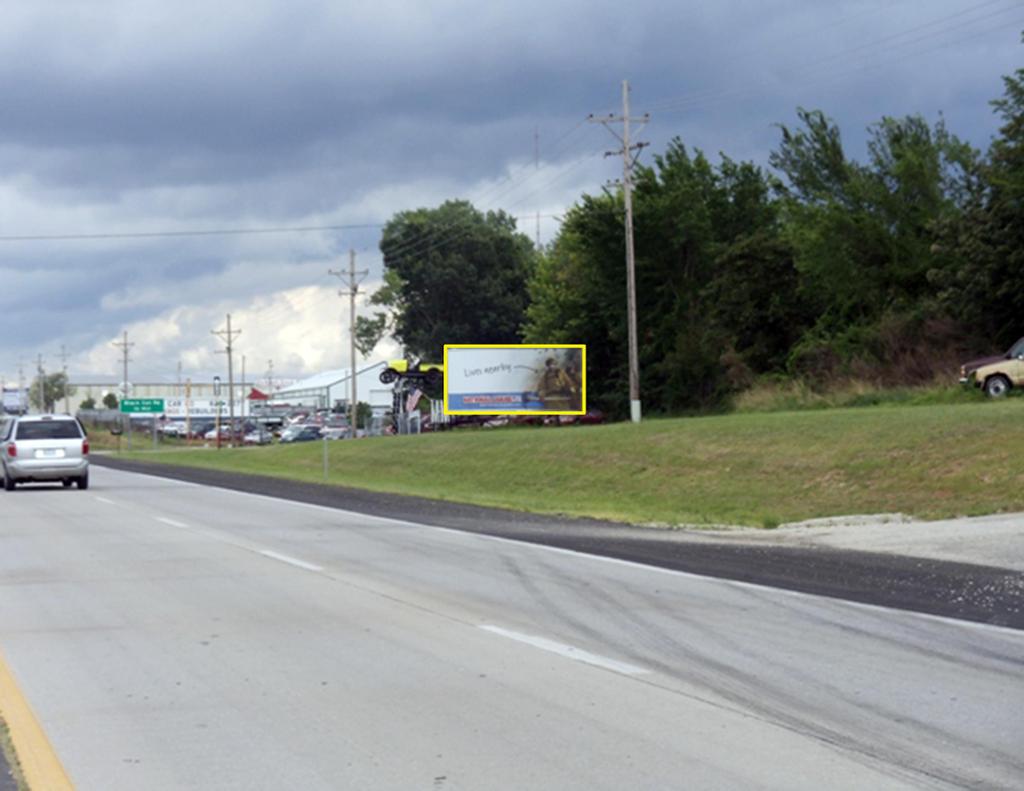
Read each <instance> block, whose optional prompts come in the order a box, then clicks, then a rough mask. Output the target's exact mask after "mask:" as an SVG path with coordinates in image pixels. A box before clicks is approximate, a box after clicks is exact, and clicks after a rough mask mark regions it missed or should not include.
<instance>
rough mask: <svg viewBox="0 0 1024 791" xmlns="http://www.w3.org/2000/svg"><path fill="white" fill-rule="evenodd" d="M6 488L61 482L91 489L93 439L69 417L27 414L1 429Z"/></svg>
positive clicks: (0, 461) (1, 463)
mask: <svg viewBox="0 0 1024 791" xmlns="http://www.w3.org/2000/svg"><path fill="white" fill-rule="evenodd" d="M0 466H2V467H3V474H4V488H5V489H6V490H7V491H9V492H10V491H14V487H15V486H17V485H18V484H19V483H29V482H47V481H50V482H55V481H60V482H61V483H62V484H63V485H64V486H65V487H68V486H71V484H72V483H77V484H78V488H79V489H88V488H89V438H88V437H87V436H86V433H85V429H84V428H83V427H82V424H81V423H79V422H78V421H77V420H76V419H75V418H73V417H68V416H67V415H23V416H21V417H15V418H12V419H10V420H8V421H7V422H6V423H4V424H3V425H2V427H0Z"/></svg>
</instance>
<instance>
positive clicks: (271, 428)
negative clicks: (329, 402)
mask: <svg viewBox="0 0 1024 791" xmlns="http://www.w3.org/2000/svg"><path fill="white" fill-rule="evenodd" d="M157 430H158V431H159V432H160V433H161V434H162V435H163V436H165V437H175V438H178V439H191V440H202V441H206V442H216V441H217V440H218V435H219V439H220V441H221V442H231V441H235V442H241V443H242V444H244V445H269V444H271V443H272V442H275V441H279V442H284V443H289V442H309V441H312V440H319V439H330V440H337V439H347V438H348V436H349V426H348V421H347V420H346V419H345V418H344V416H341V415H334V414H329V413H327V414H324V413H305V412H303V413H299V414H296V415H293V416H291V417H289V418H283V419H278V420H273V421H260V422H256V421H252V420H244V421H236V422H235V426H234V429H232V426H231V424H230V422H229V421H223V422H221V424H220V426H219V427H218V425H217V422H216V421H212V420H208V419H198V420H193V421H191V424H190V425H189V424H186V423H185V421H181V420H169V421H166V422H165V423H163V424H162V425H160V426H159V427H158V429H157ZM357 436H360V437H361V436H363V432H362V431H361V430H360V431H358V432H357Z"/></svg>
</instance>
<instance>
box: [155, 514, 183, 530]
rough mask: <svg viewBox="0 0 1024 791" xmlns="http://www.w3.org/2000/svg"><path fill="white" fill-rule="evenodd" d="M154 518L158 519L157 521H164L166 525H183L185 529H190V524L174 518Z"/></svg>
mask: <svg viewBox="0 0 1024 791" xmlns="http://www.w3.org/2000/svg"><path fill="white" fill-rule="evenodd" d="M153 518H154V519H156V521H158V522H163V523H164V524H165V525H170V526H171V527H183V528H185V529H188V525H186V524H185V523H184V522H178V521H176V520H174V519H168V518H167V517H166V516H154V517H153Z"/></svg>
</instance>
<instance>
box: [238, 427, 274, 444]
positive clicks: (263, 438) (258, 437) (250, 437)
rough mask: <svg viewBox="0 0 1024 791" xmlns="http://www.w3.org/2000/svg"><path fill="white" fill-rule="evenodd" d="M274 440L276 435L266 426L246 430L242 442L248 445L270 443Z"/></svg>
mask: <svg viewBox="0 0 1024 791" xmlns="http://www.w3.org/2000/svg"><path fill="white" fill-rule="evenodd" d="M273 441H274V435H273V434H271V433H270V432H269V431H267V430H266V429H265V428H257V429H253V430H252V431H248V432H246V434H245V436H244V437H243V438H242V442H243V443H244V444H246V445H269V444H270V443H271V442H273Z"/></svg>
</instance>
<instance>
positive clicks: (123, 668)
mask: <svg viewBox="0 0 1024 791" xmlns="http://www.w3.org/2000/svg"><path fill="white" fill-rule="evenodd" d="M0 652H2V655H3V657H4V660H5V663H6V665H7V667H8V668H9V671H10V674H11V676H13V678H14V679H15V680H16V682H17V685H18V687H19V688H20V691H21V693H22V694H23V695H24V697H25V699H26V700H27V701H28V702H29V703H30V705H31V708H32V710H33V711H34V713H35V716H36V717H37V718H38V721H39V723H40V724H41V725H42V727H43V730H44V731H45V734H46V736H47V737H48V739H49V741H50V744H51V745H52V747H53V750H54V751H55V752H56V755H57V757H58V758H59V760H60V762H61V764H62V765H63V767H64V770H65V771H66V772H67V774H68V776H69V777H70V778H71V780H72V782H73V783H74V784H75V786H76V787H77V788H80V789H140V788H145V789H179V788H204V789H207V788H209V789H264V788H265V789H281V788H303V789H338V788H354V789H370V788H372V789H491V788H494V789H506V788H508V789H522V788H531V789H538V788H539V789H602V788H608V789H622V788H631V789H641V788H646V789H669V788H787V789H788V788H808V789H820V788H826V787H827V788H834V789H841V788H850V789H863V788H962V787H965V786H971V787H984V788H1011V787H1019V782H1020V778H1021V777H1024V751H1022V749H1021V745H1022V744H1024V684H1022V681H1021V679H1022V673H1024V631H1020V630H1014V629H1009V628H1004V627H998V626H991V625H987V624H981V623H969V622H964V621H957V620H953V619H949V618H942V617H936V616H931V615H925V614H919V613H914V612H907V611H901V610H893V609H887V608H883V607H877V606H870V605H865V604H859V603H855V602H847V601H841V600H838V599H830V598H824V597H820V596H815V595H809V594H805V593H799V592H793V591H784V590H776V589H772V588H768V587H762V586H757V585H750V584H744V583H740V582H732V581H728V580H722V579H713V578H706V577H701V576H698V575H694V574H689V573H681V572H677V571H672V570H666V569H659V568H652V567H645V566H642V565H639V564H634V563H629V562H624V561H621V560H616V559H610V558H600V557H591V556H587V555H582V554H579V553H575V552H571V551H567V550H564V549H558V548H553V547H549V546H538V545H534V544H528V543H522V542H517V541H510V540H505V539H501V538H495V537H490V536H485V535H477V534H473V533H466V532H460V531H457V530H449V529H443V528H437V527H428V526H423V525H417V524H415V523H413V522H408V521H398V520H392V519H387V518H381V517H376V516H369V515H363V514H356V513H351V512H346V511H340V510H336V509H329V508H323V507H319V506H315V505H308V504H303V503H297V502H289V501H284V500H276V499H271V498H267V497H261V496H256V495H252V494H246V493H242V492H236V491H228V490H223V489H215V488H210V487H204V486H199V485H196V484H191V483H186V482H182V481H175V480H168V479H162V478H155V477H149V476H144V475H138V474H133V473H128V472H123V471H116V470H112V469H104V468H100V467H96V466H94V467H93V470H92V487H91V488H90V490H88V491H86V492H78V491H76V490H67V491H65V490H62V489H60V488H41V487H39V488H31V487H26V488H24V489H19V490H18V491H17V492H14V493H3V494H0Z"/></svg>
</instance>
